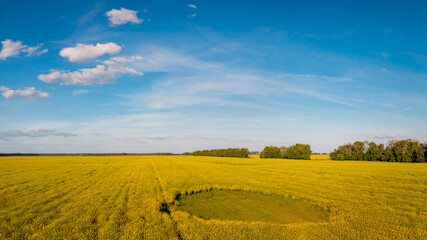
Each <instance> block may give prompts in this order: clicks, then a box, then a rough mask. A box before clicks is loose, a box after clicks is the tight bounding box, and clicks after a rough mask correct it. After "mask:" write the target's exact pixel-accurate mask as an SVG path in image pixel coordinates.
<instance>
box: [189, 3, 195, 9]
mask: <svg viewBox="0 0 427 240" xmlns="http://www.w3.org/2000/svg"><path fill="white" fill-rule="evenodd" d="M188 7H189V8H194V9H195V8H197V6H196V5H194V4H188Z"/></svg>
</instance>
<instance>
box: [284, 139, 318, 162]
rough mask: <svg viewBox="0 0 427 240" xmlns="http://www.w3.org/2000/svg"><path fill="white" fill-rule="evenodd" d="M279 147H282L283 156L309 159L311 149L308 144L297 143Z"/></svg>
mask: <svg viewBox="0 0 427 240" xmlns="http://www.w3.org/2000/svg"><path fill="white" fill-rule="evenodd" d="M281 149H283V155H282V157H283V158H287V159H307V160H310V156H311V149H310V145H308V144H300V143H297V144H295V145H293V146H290V147H282V148H281Z"/></svg>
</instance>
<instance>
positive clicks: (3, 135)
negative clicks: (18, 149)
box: [0, 129, 78, 141]
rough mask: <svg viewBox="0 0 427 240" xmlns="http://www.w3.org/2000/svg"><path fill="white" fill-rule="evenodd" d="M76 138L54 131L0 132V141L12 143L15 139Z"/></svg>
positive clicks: (70, 134) (71, 134) (14, 130)
mask: <svg viewBox="0 0 427 240" xmlns="http://www.w3.org/2000/svg"><path fill="white" fill-rule="evenodd" d="M48 136H54V137H76V136H78V134H76V133H67V132H58V131H56V130H55V129H34V130H17V129H13V130H8V131H0V139H1V140H4V141H13V140H14V139H15V138H17V137H32V138H37V137H48Z"/></svg>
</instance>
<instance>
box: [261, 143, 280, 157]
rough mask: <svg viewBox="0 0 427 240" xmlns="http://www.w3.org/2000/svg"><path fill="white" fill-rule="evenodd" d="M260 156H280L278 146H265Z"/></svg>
mask: <svg viewBox="0 0 427 240" xmlns="http://www.w3.org/2000/svg"><path fill="white" fill-rule="evenodd" d="M259 156H260V158H281V157H282V154H280V148H278V147H274V146H266V147H265V148H264V150H262V152H261V153H260V155H259Z"/></svg>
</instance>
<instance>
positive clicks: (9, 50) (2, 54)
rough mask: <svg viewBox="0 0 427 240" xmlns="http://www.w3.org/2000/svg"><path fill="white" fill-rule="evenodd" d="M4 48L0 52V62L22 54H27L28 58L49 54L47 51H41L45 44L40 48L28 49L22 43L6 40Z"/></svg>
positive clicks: (3, 43) (40, 45)
mask: <svg viewBox="0 0 427 240" xmlns="http://www.w3.org/2000/svg"><path fill="white" fill-rule="evenodd" d="M1 44H2V48H1V51H0V60H5V59H6V58H8V57H14V56H18V55H19V54H20V53H21V52H24V53H27V56H40V55H42V54H43V53H46V52H47V49H41V47H42V46H43V44H39V45H38V46H34V47H28V46H27V45H23V44H22V41H16V42H14V41H13V40H10V39H6V40H4V41H2V42H1Z"/></svg>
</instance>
